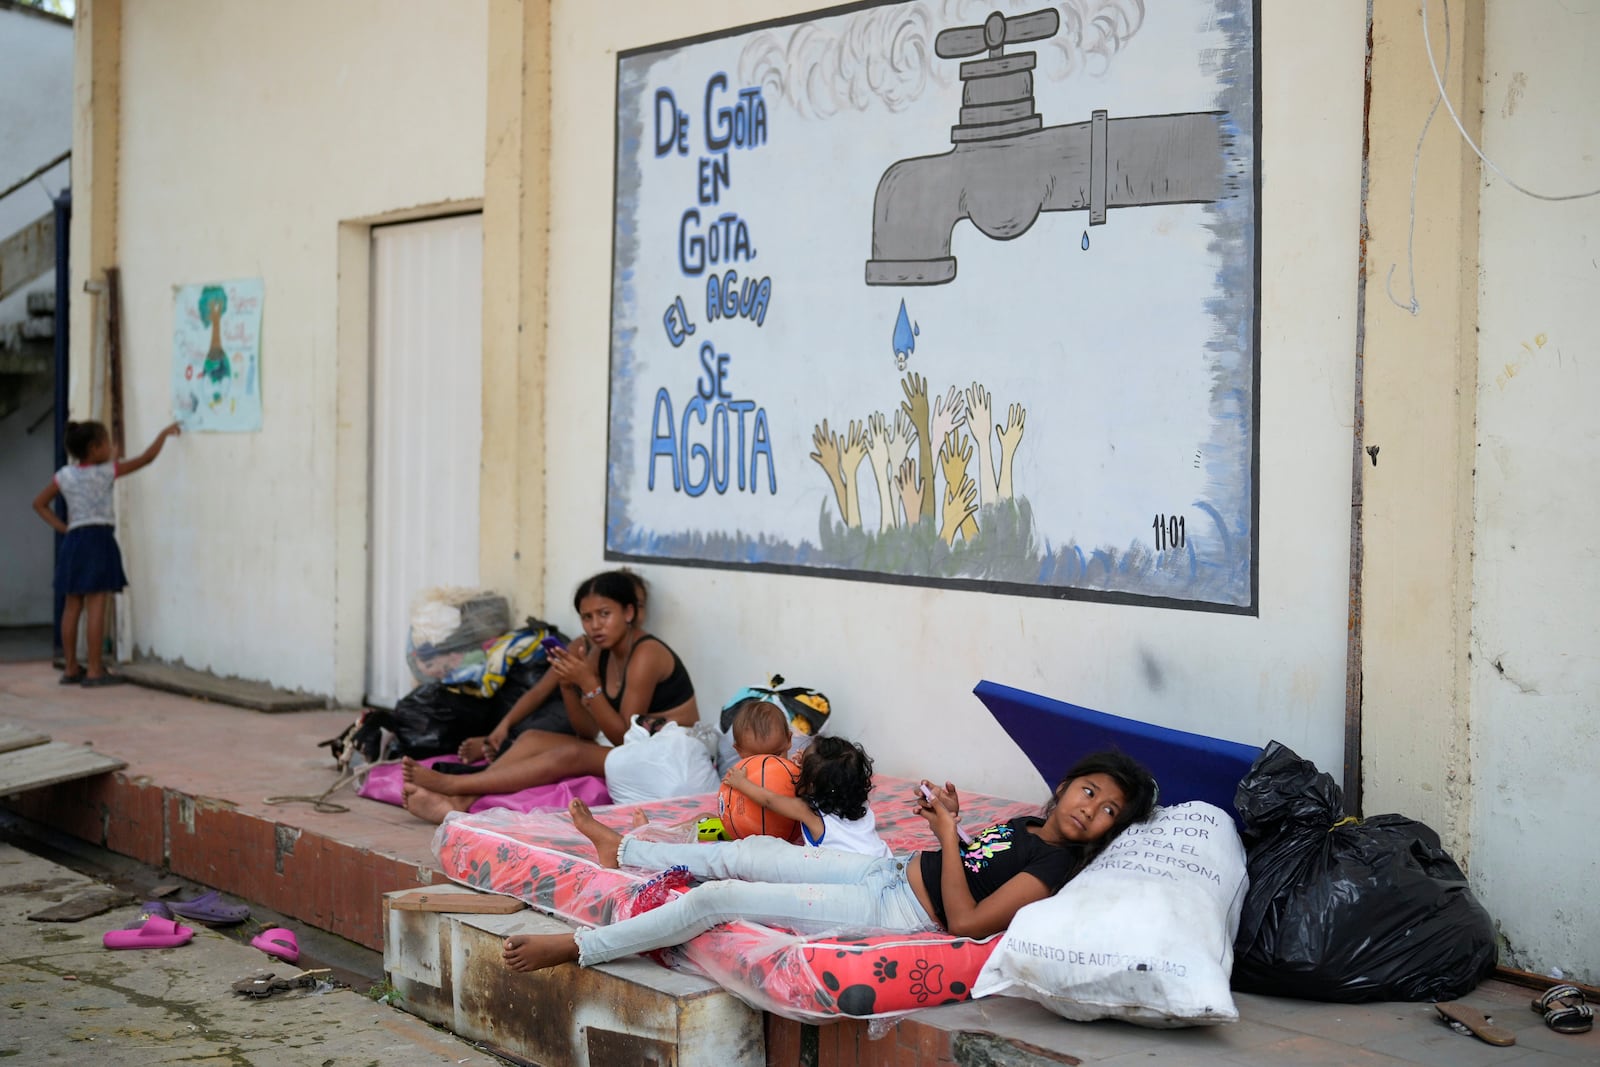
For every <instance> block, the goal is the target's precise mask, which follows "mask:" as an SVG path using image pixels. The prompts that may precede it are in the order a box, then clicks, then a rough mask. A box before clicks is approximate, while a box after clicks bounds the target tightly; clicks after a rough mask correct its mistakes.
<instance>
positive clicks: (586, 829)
mask: <svg viewBox="0 0 1600 1067" xmlns="http://www.w3.org/2000/svg"><path fill="white" fill-rule="evenodd" d="M567 810H568V811H569V812H571V813H572V825H574V826H576V827H577V828H578V832H579V833H581V834H583V836H584V837H587V838H588V839H589V840H590V841H591V842H593V844H594V850H595V852H597V853H598V854H599V856H600V866H602V867H619V866H621V864H620V863H619V862H618V861H617V850H618V849H620V848H621V847H622V835H621V834H619V833H617V832H616V831H615V830H613V829H612V828H611V827H609V826H607V825H606V824H605V823H603V822H601V821H600V820H599V819H597V818H595V817H594V812H592V811H590V810H589V805H587V804H585V803H584V802H583V801H581V800H578V799H577V798H574V799H573V801H572V803H570V804H568V805H567ZM546 966H548V964H546Z"/></svg>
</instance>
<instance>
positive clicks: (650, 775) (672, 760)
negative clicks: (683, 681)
mask: <svg viewBox="0 0 1600 1067" xmlns="http://www.w3.org/2000/svg"><path fill="white" fill-rule="evenodd" d="M701 725H703V724H698V723H697V724H696V729H695V730H685V729H684V728H683V727H682V726H680V725H678V724H677V723H675V722H671V721H669V722H667V723H665V724H664V725H663V726H662V727H661V729H659V730H657V731H656V732H655V733H653V734H652V733H651V732H650V731H649V730H647V729H645V728H644V727H643V726H640V725H639V719H638V717H637V716H635V717H634V720H633V723H632V724H631V725H630V726H629V727H628V732H627V733H625V734H624V735H623V736H622V744H620V745H618V746H617V747H616V748H614V749H612V750H611V752H610V754H609V755H607V756H606V791H607V792H609V793H610V794H611V801H612V803H614V804H637V803H639V802H640V801H644V800H665V799H667V798H668V797H684V796H693V795H695V794H698V793H715V792H716V791H717V787H718V786H719V785H721V783H722V780H721V779H720V778H719V777H718V776H717V765H716V763H715V762H714V760H713V758H712V752H713V749H711V748H708V747H707V744H706V740H705V738H704V737H703V736H702V731H700V729H699V727H700V726H701Z"/></svg>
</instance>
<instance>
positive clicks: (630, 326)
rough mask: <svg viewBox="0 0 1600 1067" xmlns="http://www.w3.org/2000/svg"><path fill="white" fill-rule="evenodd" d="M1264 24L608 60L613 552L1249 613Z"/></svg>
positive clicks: (832, 18)
mask: <svg viewBox="0 0 1600 1067" xmlns="http://www.w3.org/2000/svg"><path fill="white" fill-rule="evenodd" d="M1256 25H1257V18H1256V10H1255V6H1254V3H1253V2H1252V0H1173V2H1169V3H1161V4H1146V3H1144V2H1143V0H1073V2H1068V3H1060V4H1054V5H1046V4H1040V3H1020V2H1018V3H1006V2H1004V0H998V2H996V3H991V4H981V5H980V4H972V3H966V2H962V0H922V2H916V3H882V4H875V5H874V4H867V5H861V4H856V5H851V6H849V7H842V8H837V9H830V10H826V11H818V12H813V13H811V14H808V15H805V16H801V17H796V18H791V19H785V20H781V21H776V22H771V23H764V24H761V25H756V26H748V27H742V28H738V29H734V30H730V31H727V32H725V33H719V34H714V35H708V36H704V37H698V38H693V39H685V40H682V41H674V42H670V43H666V44H659V45H650V46H647V47H641V48H636V49H632V50H629V51H624V52H621V53H620V54H619V56H618V60H617V129H616V137H617V141H616V184H615V203H614V211H615V215H614V220H613V222H614V227H613V276H612V313H611V315H612V321H611V353H610V359H611V364H610V366H611V378H610V380H611V395H610V413H609V414H610V422H609V434H610V436H609V441H608V461H609V462H608V484H607V500H606V532H605V538H606V544H605V548H606V553H607V555H608V557H609V558H611V559H617V560H646V561H650V562H656V563H677V564H682V565H688V566H709V567H722V568H742V569H757V570H766V571H777V572H787V573H803V574H808V575H819V576H834V577H839V578H846V579H854V580H867V581H890V582H906V583H914V584H922V585H936V586H946V587H958V588H972V589H981V590H988V591H995V592H1002V593H1013V594H1023V595H1035V596H1049V597H1062V598H1077V599H1092V600H1103V601H1116V602H1119V603H1129V604H1145V605H1155V606H1164V607H1185V608H1196V609H1202V610H1210V611H1224V612H1234V613H1247V614H1253V613H1255V612H1256V611H1257V604H1256V589H1257V578H1256V558H1257V551H1256V546H1257V528H1256V517H1257V514H1258V492H1259V486H1258V479H1257V460H1258V454H1259V450H1258V440H1257V426H1258V417H1257V416H1258V411H1259V389H1258V383H1259V371H1258V336H1257V334H1258V330H1257V298H1258V291H1259V272H1258V252H1257V247H1258V235H1259V216H1258V188H1259V179H1258V174H1259V163H1258V157H1257V141H1258V134H1257V129H1258V122H1257V116H1258V113H1259V106H1258V95H1257V94H1258V87H1257V84H1256V83H1257V79H1256V73H1255V72H1256V52H1257V47H1258V44H1257V31H1256Z"/></svg>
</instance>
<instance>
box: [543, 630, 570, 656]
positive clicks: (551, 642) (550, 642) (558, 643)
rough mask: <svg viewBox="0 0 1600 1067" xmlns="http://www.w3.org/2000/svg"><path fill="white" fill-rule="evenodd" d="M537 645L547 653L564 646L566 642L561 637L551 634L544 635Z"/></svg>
mask: <svg viewBox="0 0 1600 1067" xmlns="http://www.w3.org/2000/svg"><path fill="white" fill-rule="evenodd" d="M539 647H540V648H542V649H544V650H545V653H546V654H547V655H548V654H549V653H550V652H552V651H554V650H555V649H558V648H563V649H564V648H566V647H567V643H566V642H565V641H563V640H561V638H559V637H557V636H556V635H555V634H551V635H550V636H549V637H546V638H545V639H544V640H543V641H540V642H539Z"/></svg>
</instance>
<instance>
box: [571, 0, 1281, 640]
mask: <svg viewBox="0 0 1600 1067" xmlns="http://www.w3.org/2000/svg"><path fill="white" fill-rule="evenodd" d="M904 2H905V0H860V2H857V3H853V4H838V5H835V6H833V7H820V8H812V9H809V10H807V11H802V12H797V13H796V14H793V15H783V16H780V17H778V18H772V19H765V20H763V21H760V22H746V23H740V24H739V25H737V26H729V27H727V28H725V29H720V30H710V31H707V32H705V33H697V34H693V35H691V36H688V37H678V38H675V39H673V40H670V41H659V42H656V43H654V44H648V45H639V46H637V47H634V48H624V49H619V50H618V52H617V58H616V62H615V64H614V69H615V73H614V75H613V78H612V90H613V100H617V99H620V98H621V91H622V63H623V60H626V59H631V58H633V57H634V56H642V55H649V54H650V53H652V52H663V51H668V50H671V49H675V48H685V47H688V46H689V45H695V44H703V43H705V42H706V41H716V40H720V39H722V38H724V37H732V36H734V35H736V34H742V33H754V32H756V31H757V30H765V29H772V28H774V27H777V26H792V25H795V24H796V23H801V22H811V21H814V20H816V19H819V18H832V17H834V16H836V15H847V14H849V13H850V12H852V11H865V10H867V9H869V8H874V7H888V6H890V5H893V4H899V3H904ZM1044 6H1053V5H1050V4H1048V3H1046V4H1045V5H1044ZM1250 33H1251V38H1252V40H1251V46H1250V60H1251V86H1250V91H1251V111H1252V115H1251V125H1252V129H1251V131H1250V136H1251V139H1252V142H1253V143H1252V144H1251V146H1250V148H1251V159H1252V160H1253V161H1254V164H1255V165H1254V175H1253V182H1254V189H1253V191H1252V196H1253V197H1254V202H1253V204H1252V207H1253V209H1254V212H1255V253H1254V259H1255V262H1254V263H1253V267H1254V273H1255V278H1254V282H1255V292H1254V294H1253V295H1254V302H1253V305H1252V308H1251V319H1252V322H1251V338H1250V342H1251V348H1252V351H1251V385H1250V403H1251V411H1250V442H1251V446H1250V603H1248V604H1218V603H1214V602H1209V601H1198V600H1183V599H1181V598H1178V597H1160V596H1148V595H1144V594H1138V593H1121V592H1116V591H1114V590H1095V589H1083V588H1080V587H1078V586H1049V585H1031V584H1027V583H1023V582H995V581H983V580H980V579H975V578H934V577H929V576H927V575H920V574H889V573H885V572H883V571H858V570H850V569H848V568H842V567H800V566H793V565H790V564H784V563H733V562H730V561H725V560H701V559H675V558H673V557H670V556H645V555H639V554H638V553H633V552H618V551H615V550H613V549H612V548H610V547H608V546H607V545H606V530H607V528H608V527H609V526H610V511H611V493H610V482H611V461H610V449H609V444H610V439H611V431H610V427H611V421H612V412H611V400H612V390H611V388H610V382H611V368H612V364H613V362H614V361H615V357H616V353H615V352H614V351H613V350H612V340H611V339H610V338H609V337H608V340H607V342H606V382H607V387H606V441H607V445H608V448H607V459H606V481H605V485H604V487H603V488H604V489H605V492H604V493H603V497H604V499H605V501H606V504H605V508H604V510H603V511H602V513H601V516H600V543H601V546H602V548H601V558H603V559H605V560H606V561H607V562H608V563H638V564H643V565H647V566H663V567H687V568H693V569H702V570H716V571H732V572H750V571H754V572H756V573H759V574H785V575H794V576H796V577H803V578H827V579H833V580H836V581H848V582H872V583H876V584H879V585H909V586H918V587H921V588H924V589H952V590H956V591H959V592H970V593H990V594H998V595H1001V596H1023V597H1031V598H1033V599H1040V600H1073V601H1082V602H1085V603H1091V604H1114V605H1119V606H1125V607H1143V608H1167V609H1170V610H1175V611H1196V612H1202V613H1204V614H1208V615H1241V616H1246V617H1249V618H1260V617H1261V247H1262V239H1261V185H1262V181H1261V177H1262V171H1263V169H1264V164H1263V160H1262V153H1261V141H1262V138H1261V0H1251V3H1250ZM615 106H616V105H615V104H613V117H614V115H615ZM621 153H622V145H621V144H620V143H619V140H618V138H617V132H616V123H615V121H613V122H612V125H611V205H612V212H611V271H610V280H609V283H608V284H609V285H610V289H611V297H610V300H609V302H608V308H609V317H608V318H607V332H608V334H609V333H610V328H611V327H612V325H613V324H614V323H615V322H616V321H617V289H616V277H617V213H616V203H617V165H618V163H619V162H621Z"/></svg>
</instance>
